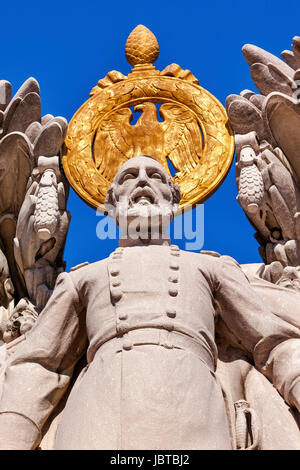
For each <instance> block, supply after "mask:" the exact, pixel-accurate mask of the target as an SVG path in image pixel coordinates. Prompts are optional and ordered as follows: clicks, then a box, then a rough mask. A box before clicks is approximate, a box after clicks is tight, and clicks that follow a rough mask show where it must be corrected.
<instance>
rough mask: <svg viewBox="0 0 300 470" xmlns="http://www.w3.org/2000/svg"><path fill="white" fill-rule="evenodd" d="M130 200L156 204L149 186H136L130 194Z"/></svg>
mask: <svg viewBox="0 0 300 470" xmlns="http://www.w3.org/2000/svg"><path fill="white" fill-rule="evenodd" d="M131 202H132V203H133V204H141V205H150V204H156V202H157V198H156V196H155V194H154V192H153V190H152V189H151V188H149V187H145V188H137V189H136V190H135V191H134V192H133V194H132V196H131Z"/></svg>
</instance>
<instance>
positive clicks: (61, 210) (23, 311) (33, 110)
mask: <svg viewBox="0 0 300 470" xmlns="http://www.w3.org/2000/svg"><path fill="white" fill-rule="evenodd" d="M0 91H1V96H3V97H4V98H5V99H4V101H3V103H2V102H1V105H0V108H1V109H0V123H1V124H0V135H1V140H0V167H1V177H0V247H1V273H2V274H1V280H0V283H1V292H2V291H3V292H2V294H1V300H0V302H1V303H0V310H1V320H0V339H1V340H3V341H4V342H5V343H8V342H11V341H13V340H15V339H16V338H18V337H19V336H20V335H22V334H23V333H25V331H27V330H28V329H29V328H30V327H31V326H32V325H33V323H34V322H35V320H36V319H37V316H38V313H39V312H40V311H41V310H42V309H43V307H44V306H45V304H46V302H47V300H48V298H49V297H50V295H51V292H52V289H53V287H54V284H55V280H56V277H57V275H58V274H59V273H60V272H61V271H63V270H64V263H63V259H62V256H63V249H64V243H65V238H66V235H67V230H68V225H69V215H68V213H67V212H66V200H67V196H68V183H67V181H66V179H65V177H64V175H63V173H62V172H61V170H60V168H59V154H60V149H61V146H62V144H63V141H64V138H65V133H66V130H67V122H66V120H65V119H64V118H62V117H53V116H52V115H50V114H47V115H45V116H43V117H42V116H41V102H40V90H39V85H38V83H37V82H36V80H34V79H33V78H29V79H28V80H27V81H26V82H25V83H24V84H23V85H22V86H21V88H20V89H19V90H18V92H17V93H16V94H15V96H14V97H13V98H12V99H11V96H12V86H11V84H10V83H9V82H7V81H5V80H2V81H0ZM49 181H51V182H49ZM4 350H5V347H4Z"/></svg>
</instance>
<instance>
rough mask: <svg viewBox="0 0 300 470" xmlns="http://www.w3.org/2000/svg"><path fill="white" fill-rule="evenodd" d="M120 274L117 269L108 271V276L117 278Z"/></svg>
mask: <svg viewBox="0 0 300 470" xmlns="http://www.w3.org/2000/svg"><path fill="white" fill-rule="evenodd" d="M119 274H120V270H119V269H117V268H113V269H112V270H111V271H110V275H111V276H113V277H115V276H119Z"/></svg>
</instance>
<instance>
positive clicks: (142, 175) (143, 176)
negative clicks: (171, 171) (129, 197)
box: [137, 171, 149, 187]
mask: <svg viewBox="0 0 300 470" xmlns="http://www.w3.org/2000/svg"><path fill="white" fill-rule="evenodd" d="M148 183H149V180H148V176H147V173H146V172H145V171H140V172H139V175H138V180H137V186H141V187H144V186H147V185H148Z"/></svg>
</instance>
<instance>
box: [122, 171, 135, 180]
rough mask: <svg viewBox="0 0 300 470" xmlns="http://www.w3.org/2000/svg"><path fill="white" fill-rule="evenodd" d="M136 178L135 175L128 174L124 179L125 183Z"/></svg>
mask: <svg viewBox="0 0 300 470" xmlns="http://www.w3.org/2000/svg"><path fill="white" fill-rule="evenodd" d="M134 178H135V175H134V174H133V173H126V175H125V176H124V178H123V181H127V180H131V179H134Z"/></svg>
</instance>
